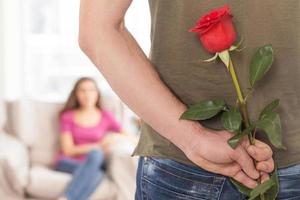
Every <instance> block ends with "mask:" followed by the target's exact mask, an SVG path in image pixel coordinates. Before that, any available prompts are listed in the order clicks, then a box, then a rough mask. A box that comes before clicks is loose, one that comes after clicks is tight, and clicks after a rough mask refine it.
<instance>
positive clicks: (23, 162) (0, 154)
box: [0, 132, 29, 191]
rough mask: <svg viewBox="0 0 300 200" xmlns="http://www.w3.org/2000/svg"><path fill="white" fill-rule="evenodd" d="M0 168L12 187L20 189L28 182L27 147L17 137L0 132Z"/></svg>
mask: <svg viewBox="0 0 300 200" xmlns="http://www.w3.org/2000/svg"><path fill="white" fill-rule="evenodd" d="M0 160H1V168H2V169H1V170H2V172H3V173H4V175H5V177H6V179H7V180H8V182H9V183H10V184H12V185H11V186H12V187H13V188H14V189H17V191H20V188H25V186H26V185H27V183H28V176H29V155H28V150H27V147H26V146H25V145H24V144H23V143H22V142H21V141H19V140H18V139H16V138H14V137H13V136H11V135H8V134H7V133H4V132H0Z"/></svg>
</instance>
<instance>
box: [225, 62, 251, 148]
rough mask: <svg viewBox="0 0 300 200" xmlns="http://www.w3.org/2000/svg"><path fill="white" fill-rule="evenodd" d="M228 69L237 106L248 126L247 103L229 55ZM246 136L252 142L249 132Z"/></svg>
mask: <svg viewBox="0 0 300 200" xmlns="http://www.w3.org/2000/svg"><path fill="white" fill-rule="evenodd" d="M228 71H229V73H230V75H231V78H232V81H233V85H234V88H235V90H236V93H237V96H238V101H239V106H240V109H241V112H242V116H243V120H244V124H245V127H246V128H248V127H249V126H250V121H249V117H248V109H247V103H246V101H245V99H244V95H243V92H242V90H241V87H240V84H239V81H238V78H237V76H236V73H235V70H234V67H233V63H232V60H231V58H230V57H229V65H228ZM248 138H249V141H250V144H254V138H253V137H252V135H251V134H249V135H248Z"/></svg>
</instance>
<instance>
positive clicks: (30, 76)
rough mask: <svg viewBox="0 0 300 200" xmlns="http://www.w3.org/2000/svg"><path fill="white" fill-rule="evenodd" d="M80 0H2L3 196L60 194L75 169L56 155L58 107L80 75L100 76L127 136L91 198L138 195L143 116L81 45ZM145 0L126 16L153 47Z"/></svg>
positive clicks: (0, 199)
mask: <svg viewBox="0 0 300 200" xmlns="http://www.w3.org/2000/svg"><path fill="white" fill-rule="evenodd" d="M79 4H80V0H0V200H11V199H12V200H19V199H38V200H44V199H56V198H57V197H59V195H61V194H62V192H63V191H64V189H65V188H66V187H67V185H68V183H69V182H70V181H71V179H72V175H71V174H69V173H64V172H61V171H56V170H54V169H53V167H52V163H53V162H54V160H55V159H56V155H57V153H58V151H59V146H60V142H59V141H60V140H59V135H60V128H59V126H60V125H59V117H58V116H59V115H58V113H59V111H60V110H61V109H62V108H63V106H64V104H65V103H66V101H67V98H68V96H69V95H70V92H71V90H72V88H73V87H74V84H75V82H76V81H77V80H78V79H80V78H82V77H90V78H92V79H94V80H96V82H97V87H98V88H99V90H100V93H101V106H102V107H103V108H105V109H106V110H108V111H109V112H110V113H111V114H112V115H113V116H114V118H115V120H116V121H117V122H118V123H119V124H120V125H121V126H122V130H125V131H126V133H127V134H128V135H130V138H129V139H128V138H123V137H116V138H115V139H114V141H115V142H116V143H117V145H115V146H113V147H111V148H110V154H109V156H108V158H107V169H106V171H105V177H104V178H103V180H102V181H101V183H99V185H98V187H97V189H96V190H95V191H94V192H93V194H92V195H91V197H90V199H93V200H127V199H128V200H131V199H134V191H135V173H136V167H137V158H135V157H131V153H132V151H133V148H134V147H135V145H136V143H135V142H136V141H137V140H135V139H137V138H138V136H139V122H140V119H139V118H138V116H136V115H135V114H134V113H133V112H132V111H131V110H130V109H129V108H128V107H127V106H126V105H125V104H124V103H123V102H122V101H121V100H120V99H119V98H118V96H117V95H116V94H115V93H114V92H113V91H112V89H111V88H110V86H109V84H108V83H107V82H106V80H105V79H104V77H103V76H102V75H101V73H100V72H99V71H98V70H97V68H96V67H95V66H94V65H93V64H92V63H91V62H90V61H89V60H88V58H87V57H86V56H85V55H84V54H83V53H82V52H81V50H80V48H79V45H78V25H79V21H78V19H79ZM148 9H149V8H148V1H147V0H144V1H143V0H134V1H133V2H132V4H131V6H130V8H129V11H128V12H127V14H126V18H125V22H126V26H127V28H128V29H129V31H130V32H131V33H132V34H133V36H134V37H135V38H136V40H137V41H138V43H139V44H140V46H141V47H142V49H143V50H144V52H145V54H146V55H148V54H149V49H150V16H149V15H150V14H149V10H148Z"/></svg>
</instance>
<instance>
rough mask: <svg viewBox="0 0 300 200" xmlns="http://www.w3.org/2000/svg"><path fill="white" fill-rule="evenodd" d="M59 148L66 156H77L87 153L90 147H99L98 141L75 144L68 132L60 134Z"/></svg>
mask: <svg viewBox="0 0 300 200" xmlns="http://www.w3.org/2000/svg"><path fill="white" fill-rule="evenodd" d="M60 145H61V150H62V152H63V153H64V154H65V155H66V156H77V155H84V154H87V153H88V152H89V151H91V150H92V149H99V148H100V147H101V145H100V144H99V143H91V144H84V145H75V144H74V141H73V138H72V135H71V133H69V132H65V133H62V134H61V135H60Z"/></svg>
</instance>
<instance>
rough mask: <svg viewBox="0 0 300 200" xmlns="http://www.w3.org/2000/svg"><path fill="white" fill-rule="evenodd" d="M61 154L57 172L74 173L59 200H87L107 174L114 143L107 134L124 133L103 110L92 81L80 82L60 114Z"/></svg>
mask: <svg viewBox="0 0 300 200" xmlns="http://www.w3.org/2000/svg"><path fill="white" fill-rule="evenodd" d="M60 131H61V134H60V141H61V142H60V144H61V145H60V146H61V151H60V154H59V155H58V159H57V162H56V165H55V169H56V170H58V171H61V172H67V173H72V174H73V179H72V181H71V182H70V183H69V185H68V186H67V188H66V189H65V191H64V193H63V195H62V196H61V197H60V198H59V199H60V200H62V199H64V200H66V199H67V200H85V199H88V197H89V196H90V195H91V194H92V193H93V191H94V190H95V189H96V188H97V186H98V185H99V183H100V182H101V180H102V178H103V174H104V169H105V168H104V163H105V155H106V153H107V151H108V149H109V147H110V145H111V144H112V141H110V140H109V138H105V136H106V135H107V133H108V132H110V131H111V132H121V131H122V130H121V126H120V124H119V123H118V122H117V121H116V120H115V118H114V117H113V115H112V114H111V113H110V112H109V111H107V110H105V109H103V108H102V107H101V98H100V92H99V89H98V88H97V85H96V82H95V81H94V80H93V79H91V78H86V77H85V78H81V79H80V80H78V81H77V83H76V84H75V86H74V89H73V90H72V92H71V94H70V96H69V98H68V100H67V103H66V105H65V107H64V108H63V110H62V111H61V113H60Z"/></svg>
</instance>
